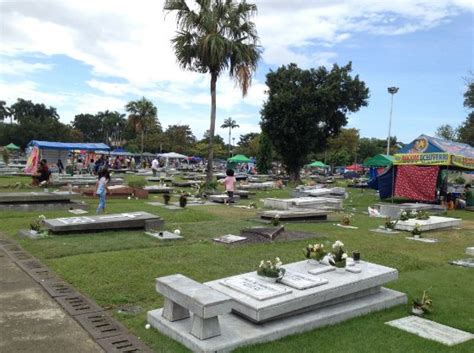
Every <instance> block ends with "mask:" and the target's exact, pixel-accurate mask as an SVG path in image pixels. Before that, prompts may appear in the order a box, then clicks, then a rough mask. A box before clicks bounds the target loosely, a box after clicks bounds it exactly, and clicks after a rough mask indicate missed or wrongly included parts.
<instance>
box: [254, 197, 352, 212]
mask: <svg viewBox="0 0 474 353" xmlns="http://www.w3.org/2000/svg"><path fill="white" fill-rule="evenodd" d="M263 206H264V207H267V208H273V209H277V210H290V209H295V208H296V209H298V208H299V209H301V208H305V209H326V210H341V209H342V207H343V206H342V199H335V198H328V197H297V198H291V199H277V198H267V199H265V200H264V202H263Z"/></svg>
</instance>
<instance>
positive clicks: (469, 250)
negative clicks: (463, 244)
mask: <svg viewBox="0 0 474 353" xmlns="http://www.w3.org/2000/svg"><path fill="white" fill-rule="evenodd" d="M466 254H467V255H472V256H474V246H471V247H468V248H466Z"/></svg>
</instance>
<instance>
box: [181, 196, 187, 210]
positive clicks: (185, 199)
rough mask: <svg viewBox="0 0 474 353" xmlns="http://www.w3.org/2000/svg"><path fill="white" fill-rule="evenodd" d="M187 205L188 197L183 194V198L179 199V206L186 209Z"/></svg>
mask: <svg viewBox="0 0 474 353" xmlns="http://www.w3.org/2000/svg"><path fill="white" fill-rule="evenodd" d="M187 203H188V197H187V196H186V194H181V196H180V197H179V206H180V207H182V208H185V207H186V205H187Z"/></svg>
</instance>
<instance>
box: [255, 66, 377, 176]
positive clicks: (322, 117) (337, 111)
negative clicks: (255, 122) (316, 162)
mask: <svg viewBox="0 0 474 353" xmlns="http://www.w3.org/2000/svg"><path fill="white" fill-rule="evenodd" d="M351 71H352V65H351V63H349V64H347V65H346V66H342V67H339V66H338V65H336V64H335V65H334V66H333V68H332V69H331V70H330V71H328V70H327V69H326V68H325V67H320V68H318V69H310V70H303V69H300V68H299V67H298V66H297V65H296V64H290V65H288V66H282V67H280V68H278V70H277V71H273V70H271V71H270V72H269V73H268V74H267V79H266V84H267V86H268V88H269V90H268V99H267V101H266V102H265V103H264V105H263V109H262V111H261V114H262V121H261V126H262V131H263V132H265V133H266V134H267V135H268V137H269V138H270V140H271V141H272V145H273V146H274V148H275V150H276V151H277V152H278V154H279V155H280V156H281V158H282V161H283V164H284V165H285V168H286V171H287V172H288V174H289V175H290V178H291V179H292V180H299V178H300V170H301V168H302V167H303V166H304V165H305V164H306V163H307V162H308V156H309V154H310V153H311V152H321V151H322V150H323V149H324V148H325V146H326V142H327V139H328V137H329V136H333V135H336V134H337V133H338V132H339V131H340V129H341V127H343V126H344V125H346V124H347V114H348V113H351V112H356V111H358V110H359V109H360V107H362V106H366V105H367V99H368V97H369V89H368V88H366V87H365V83H364V82H363V81H361V80H359V77H358V75H356V76H355V77H352V76H351V75H350V73H351Z"/></svg>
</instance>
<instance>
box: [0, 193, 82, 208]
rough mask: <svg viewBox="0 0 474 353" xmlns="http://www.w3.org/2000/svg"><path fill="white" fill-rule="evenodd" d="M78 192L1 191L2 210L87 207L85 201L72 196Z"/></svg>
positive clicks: (0, 203) (0, 202)
mask: <svg viewBox="0 0 474 353" xmlns="http://www.w3.org/2000/svg"><path fill="white" fill-rule="evenodd" d="M75 196H78V194H75V193H70V192H62V191H61V192H6V193H0V210H11V211H49V210H68V209H71V208H74V209H87V208H88V205H87V204H86V203H85V202H83V201H76V200H73V199H72V198H73V197H75Z"/></svg>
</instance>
